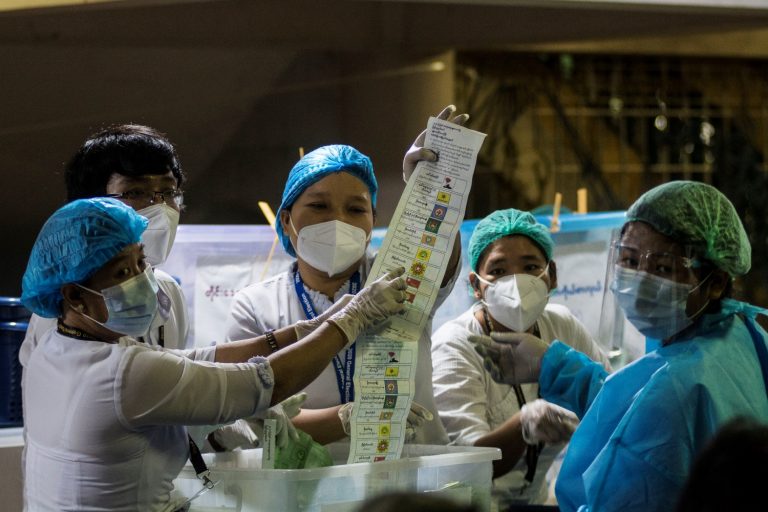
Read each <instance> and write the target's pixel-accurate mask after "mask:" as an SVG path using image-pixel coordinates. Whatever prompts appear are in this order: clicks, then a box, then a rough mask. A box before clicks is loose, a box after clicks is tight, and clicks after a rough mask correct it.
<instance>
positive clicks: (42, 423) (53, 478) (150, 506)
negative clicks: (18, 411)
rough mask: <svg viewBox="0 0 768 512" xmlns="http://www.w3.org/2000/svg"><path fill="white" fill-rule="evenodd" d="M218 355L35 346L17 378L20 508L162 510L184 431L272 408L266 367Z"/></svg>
mask: <svg viewBox="0 0 768 512" xmlns="http://www.w3.org/2000/svg"><path fill="white" fill-rule="evenodd" d="M215 353H216V349H215V347H208V348H204V349H196V350H190V351H170V350H165V349H162V348H159V347H151V346H148V345H146V344H144V343H139V342H137V341H135V340H131V339H129V338H121V340H120V342H119V343H117V344H110V343H105V342H100V341H87V340H81V339H75V338H70V337H67V336H64V335H62V334H60V333H58V332H57V331H56V330H51V331H49V332H48V333H47V334H46V335H44V336H42V337H41V338H40V342H39V345H38V347H37V348H36V349H35V350H34V351H33V352H32V353H31V356H30V358H29V360H28V361H27V367H26V369H25V372H24V377H23V379H24V384H23V389H24V404H25V418H24V419H25V426H26V435H27V439H26V443H27V446H26V463H25V473H26V475H25V487H24V498H25V503H26V508H27V509H28V510H33V511H40V510H42V511H61V510H93V511H128V510H130V511H136V510H149V511H157V510H165V508H166V507H167V506H168V503H169V500H170V499H171V497H170V492H171V490H172V488H173V484H172V481H173V479H174V478H175V477H176V476H177V475H178V473H179V471H180V470H181V468H182V466H183V465H184V463H185V461H186V460H187V457H188V441H187V431H186V428H185V427H184V426H182V425H200V424H216V423H226V422H230V421H233V420H235V419H236V418H242V417H247V416H251V415H253V414H254V413H256V412H257V411H259V412H261V411H264V410H266V408H267V407H269V402H270V400H271V397H272V389H273V383H274V376H273V374H272V370H271V368H270V366H269V363H268V362H267V361H266V360H265V359H262V360H260V362H257V363H243V364H217V365H215V364H212V363H210V362H208V361H213V359H214V356H215ZM193 360H194V361H193Z"/></svg>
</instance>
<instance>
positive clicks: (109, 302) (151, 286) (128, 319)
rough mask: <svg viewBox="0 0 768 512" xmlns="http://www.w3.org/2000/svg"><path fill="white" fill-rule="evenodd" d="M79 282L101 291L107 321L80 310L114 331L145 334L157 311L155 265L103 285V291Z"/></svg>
mask: <svg viewBox="0 0 768 512" xmlns="http://www.w3.org/2000/svg"><path fill="white" fill-rule="evenodd" d="M77 286H78V287H80V288H82V289H84V290H88V291H89V292H91V293H94V294H96V295H100V296H101V297H102V298H103V299H104V304H105V305H106V306H107V320H106V322H99V321H98V320H96V319H95V318H93V317H91V316H88V315H86V314H85V313H80V314H81V315H83V316H84V317H86V318H89V319H90V320H92V321H93V322H96V323H97V324H99V325H101V326H103V327H106V328H107V329H109V330H110V331H112V332H116V333H118V334H125V335H127V336H143V335H144V334H146V333H147V331H148V330H149V327H150V325H152V320H153V319H154V318H155V315H156V314H157V306H158V301H157V291H158V289H159V287H158V285H157V281H156V280H155V275H154V274H153V273H152V267H149V266H147V268H146V269H145V270H144V272H142V273H141V274H139V275H136V276H134V277H132V278H130V279H128V280H127V281H123V282H122V283H120V284H116V285H114V286H110V287H109V288H104V289H103V290H101V292H97V291H96V290H92V289H90V288H88V287H87V286H83V285H81V284H77Z"/></svg>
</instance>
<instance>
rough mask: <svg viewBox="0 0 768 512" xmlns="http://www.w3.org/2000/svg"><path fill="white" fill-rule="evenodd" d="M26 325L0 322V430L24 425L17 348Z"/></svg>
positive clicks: (22, 337) (23, 323)
mask: <svg viewBox="0 0 768 512" xmlns="http://www.w3.org/2000/svg"><path fill="white" fill-rule="evenodd" d="M27 325H28V324H27V323H26V322H0V428H2V427H20V426H21V425H22V424H23V423H24V418H23V413H22V407H21V363H20V362H19V348H20V347H21V342H22V341H24V334H25V333H26V332H27Z"/></svg>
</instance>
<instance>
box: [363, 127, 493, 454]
mask: <svg viewBox="0 0 768 512" xmlns="http://www.w3.org/2000/svg"><path fill="white" fill-rule="evenodd" d="M483 139H485V134H483V133H480V132H476V131H473V130H470V129H469V128H464V127H462V126H459V125H456V124H453V123H449V122H447V121H443V120H440V119H437V118H434V117H432V118H430V119H429V123H428V124H427V136H426V140H425V147H428V148H430V149H433V150H435V151H437V152H438V154H439V158H438V161H437V162H419V164H418V165H417V166H416V170H415V171H414V173H413V175H412V176H411V178H410V179H409V180H408V184H407V185H406V187H405V191H404V192H403V196H402V197H401V198H400V202H399V203H398V204H397V209H396V210H395V214H394V216H393V217H392V221H391V222H390V225H389V228H388V229H387V234H386V236H385V237H384V242H383V243H382V245H381V249H380V250H379V253H378V255H377V256H376V261H375V262H374V264H373V268H372V269H371V273H370V275H369V276H368V281H367V282H366V285H369V284H371V283H372V282H373V281H375V280H376V279H378V278H379V277H381V276H382V275H384V274H386V273H387V272H389V271H390V270H392V269H394V268H397V267H405V269H406V283H407V285H408V289H407V292H406V293H407V297H408V298H407V300H406V308H405V311H404V312H403V313H401V314H400V315H397V316H395V317H393V318H392V321H391V323H389V325H388V326H387V327H386V328H385V329H383V330H381V331H380V332H377V333H375V334H367V335H365V336H363V337H361V338H358V340H357V343H356V345H357V350H356V354H355V374H354V386H355V390H356V392H355V404H354V408H353V414H352V421H351V429H352V440H351V448H350V453H349V460H348V463H350V464H351V463H354V462H379V461H383V460H393V459H398V458H400V453H401V452H402V449H403V444H404V442H405V427H406V419H407V418H408V411H409V410H410V406H411V401H412V400H413V396H414V392H415V377H416V363H417V358H418V353H419V351H418V345H417V343H418V342H419V338H420V337H421V333H422V331H423V330H424V328H425V327H426V323H427V321H428V320H429V313H430V311H431V310H432V306H433V305H434V303H435V299H436V298H437V293H438V291H439V289H440V283H441V281H442V280H443V276H444V275H445V272H446V270H447V267H448V260H449V259H450V255H451V250H452V249H453V244H454V240H455V239H456V236H457V234H458V232H459V229H460V227H461V221H462V220H463V219H464V212H465V211H466V207H467V198H468V196H469V190H470V187H471V185H472V174H473V173H474V170H475V162H476V161H477V153H478V152H479V151H480V147H481V146H482V144H483ZM433 421H440V419H439V418H435V419H434V420H433Z"/></svg>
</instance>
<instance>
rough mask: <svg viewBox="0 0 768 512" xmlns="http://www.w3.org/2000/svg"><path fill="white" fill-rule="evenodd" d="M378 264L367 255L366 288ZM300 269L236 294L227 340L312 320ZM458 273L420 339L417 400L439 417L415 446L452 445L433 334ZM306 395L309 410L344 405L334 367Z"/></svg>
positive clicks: (324, 305) (313, 294)
mask: <svg viewBox="0 0 768 512" xmlns="http://www.w3.org/2000/svg"><path fill="white" fill-rule="evenodd" d="M372 264H373V257H369V256H368V255H366V258H365V261H364V262H363V264H362V265H360V274H361V275H360V277H361V283H362V284H364V283H365V281H366V279H367V277H368V273H369V272H370V269H371V265H372ZM295 268H296V267H295V264H294V267H293V269H292V270H289V271H287V272H283V273H282V274H278V275H277V276H275V277H273V278H271V279H268V280H266V281H262V282H261V283H256V284H253V285H251V286H248V287H247V288H244V289H242V290H240V291H239V292H238V293H237V295H235V298H234V300H233V301H232V306H231V308H230V311H229V317H228V318H227V322H226V325H225V332H226V339H227V341H234V340H240V339H244V338H251V337H254V336H259V335H261V334H264V332H266V331H267V329H279V328H281V327H287V326H289V325H293V324H294V323H296V322H298V321H300V320H306V316H305V313H304V310H303V309H302V306H301V303H300V302H299V298H298V296H297V295H296V289H295V287H294V283H293V272H294V269H295ZM456 274H458V272H455V273H454V276H453V278H452V279H451V280H450V282H449V283H448V284H447V285H446V286H444V287H443V288H441V289H440V291H439V292H438V295H437V300H435V305H434V306H433V308H432V311H431V312H430V314H429V320H428V322H427V326H426V327H425V329H424V331H423V332H422V333H421V338H420V339H419V352H418V354H419V355H418V362H417V364H416V390H415V396H414V401H415V402H417V403H419V404H421V405H423V406H424V407H426V408H427V409H429V411H430V412H432V414H433V415H434V416H435V420H433V421H428V422H425V423H424V425H422V427H421V428H420V429H418V430H417V433H416V438H415V440H413V441H412V442H414V443H420V444H446V443H447V442H448V438H447V437H446V435H445V430H444V429H443V426H442V424H441V423H440V422H439V421H437V407H436V406H435V399H434V395H433V393H432V355H431V340H430V336H429V333H431V332H432V317H433V316H434V314H435V311H436V310H437V308H438V307H439V306H440V304H442V302H443V301H444V300H445V299H446V297H448V295H450V293H451V290H452V289H453V285H454V284H455V282H456ZM306 291H307V294H308V295H309V296H310V298H311V299H312V304H313V305H314V308H315V311H316V312H317V313H318V314H319V313H321V312H323V311H325V310H326V309H328V308H329V307H330V306H331V304H332V302H331V301H330V300H329V299H328V297H326V296H325V295H324V294H322V293H320V292H317V291H315V290H312V289H310V288H306ZM346 293H349V283H348V282H347V283H344V284H343V285H342V286H341V288H339V290H338V291H337V292H336V295H335V296H334V302H335V301H337V300H339V299H340V298H341V296H342V295H344V294H346ZM339 355H340V357H341V358H342V360H343V356H344V354H343V353H340V354H339ZM304 391H306V392H307V394H308V397H307V401H306V402H305V403H304V406H303V408H305V409H323V408H327V407H333V406H335V405H339V404H340V403H341V397H340V396H339V388H338V384H337V381H336V370H335V368H334V366H333V364H330V365H328V366H327V367H326V368H325V369H324V370H323V372H322V373H321V374H320V376H319V377H318V378H317V379H315V380H314V381H313V382H312V383H311V384H310V385H309V386H307V387H306V388H305V389H304Z"/></svg>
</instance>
